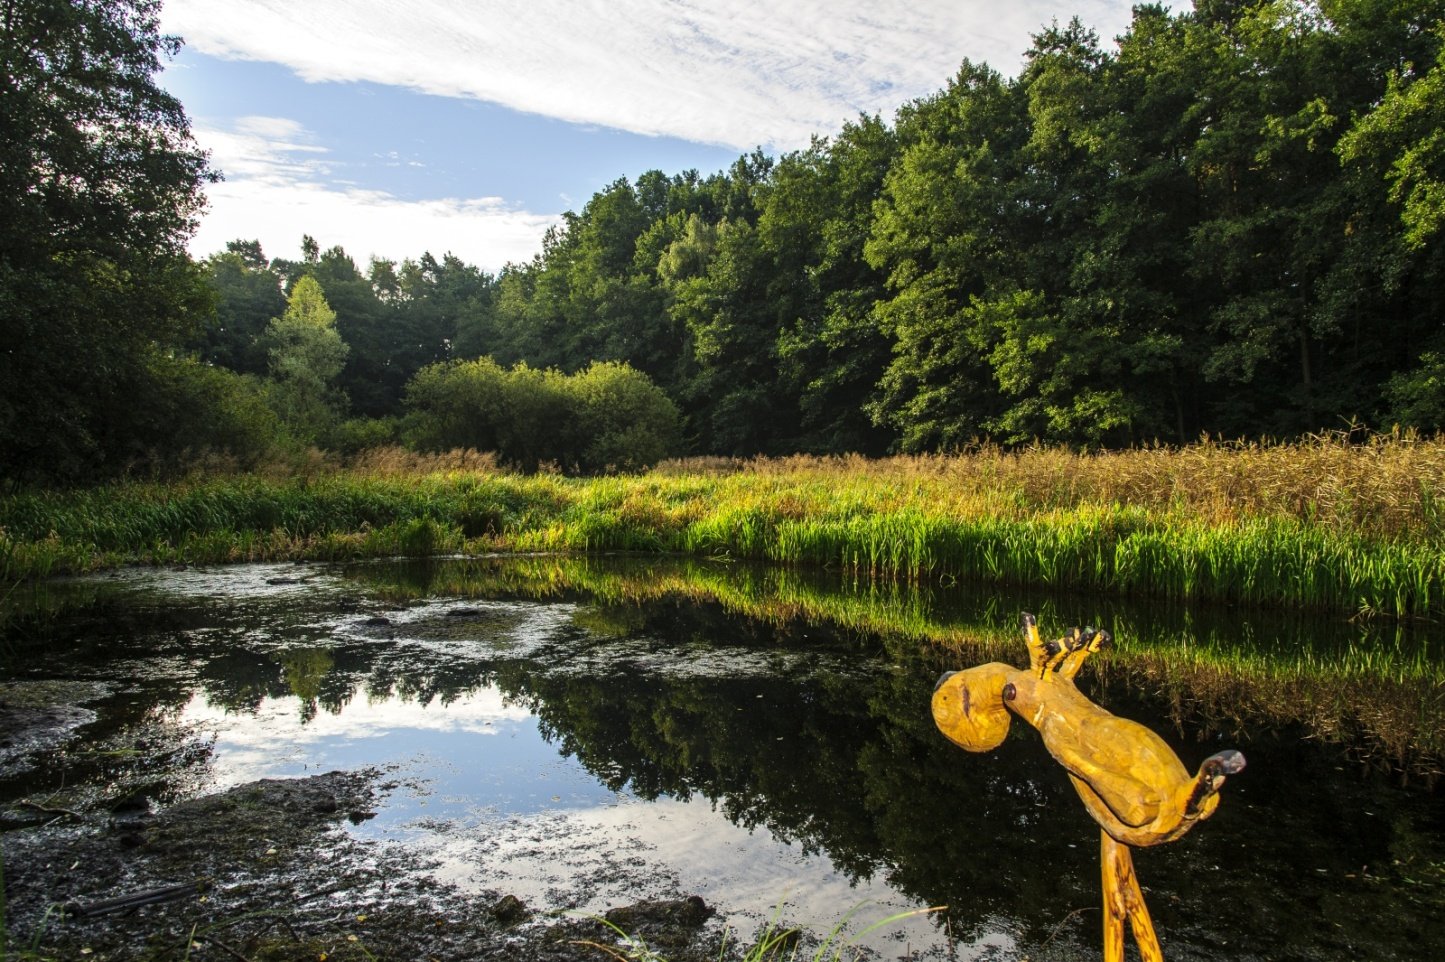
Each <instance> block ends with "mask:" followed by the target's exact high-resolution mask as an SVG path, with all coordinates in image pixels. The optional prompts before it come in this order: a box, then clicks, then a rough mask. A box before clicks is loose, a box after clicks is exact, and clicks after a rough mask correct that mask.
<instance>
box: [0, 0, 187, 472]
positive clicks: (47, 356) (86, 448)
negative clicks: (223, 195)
mask: <svg viewBox="0 0 1445 962" xmlns="http://www.w3.org/2000/svg"><path fill="white" fill-rule="evenodd" d="M159 9H160V4H159V2H157V0H5V2H4V3H0V61H3V70H0V131H3V134H0V465H3V467H0V473H3V475H4V476H5V477H8V478H11V479H15V478H26V477H32V478H33V477H45V476H48V477H68V478H78V477H84V476H87V475H94V474H96V473H100V472H105V471H112V470H116V469H117V468H118V467H119V466H120V464H121V462H122V461H123V459H124V457H125V453H124V452H125V449H126V447H127V444H128V439H127V437H126V430H127V427H126V424H125V413H126V412H127V411H128V410H130V409H132V408H134V406H135V405H137V404H143V403H145V399H144V398H143V397H137V396H135V395H134V394H133V393H132V392H133V391H134V389H135V387H136V385H137V384H138V383H139V382H141V381H143V380H144V373H145V371H146V369H147V358H148V357H149V355H150V352H151V351H152V350H153V348H154V346H155V345H156V344H157V343H159V342H164V343H174V342H175V341H177V340H179V338H180V337H181V335H182V334H183V333H184V332H186V331H187V330H188V329H189V328H191V327H192V326H193V325H194V324H195V323H197V321H198V319H199V318H200V317H201V316H202V315H203V314H204V313H205V312H206V311H207V308H208V306H209V305H208V303H207V296H206V292H205V287H204V286H203V284H202V283H201V276H200V273H199V272H198V271H197V270H196V269H195V268H194V267H193V266H192V265H191V263H190V261H189V259H188V258H187V257H186V254H185V250H184V245H185V242H186V240H187V238H188V237H189V236H190V234H191V232H192V230H193V228H194V225H195V219H196V216H197V215H198V213H199V211H200V209H201V206H202V203H203V198H202V194H201V189H202V186H203V184H205V183H206V181H207V180H208V178H209V177H210V173H209V170H208V168H207V164H206V157H205V155H204V154H203V153H202V152H201V151H200V150H199V149H197V147H196V145H195V143H194V141H193V139H192V137H191V131H190V124H189V121H188V119H187V118H186V115H185V112H184V110H183V109H182V107H181V104H180V103H179V102H178V101H177V100H176V99H175V98H174V97H172V96H171V95H169V94H168V93H166V92H165V91H164V90H162V89H161V88H160V86H159V85H158V84H157V83H156V79H155V78H156V74H157V73H158V72H159V71H160V69H161V66H162V63H163V61H164V60H165V59H166V58H168V57H169V56H171V55H173V54H174V53H175V51H176V50H177V49H178V47H179V45H180V41H179V40H178V39H176V38H173V37H167V36H164V35H162V34H161V33H160V30H159V27H158V23H157V15H158V12H159Z"/></svg>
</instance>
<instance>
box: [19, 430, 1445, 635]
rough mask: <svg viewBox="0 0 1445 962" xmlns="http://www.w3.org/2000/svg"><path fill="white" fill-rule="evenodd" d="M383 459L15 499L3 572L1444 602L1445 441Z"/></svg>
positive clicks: (1367, 604)
mask: <svg viewBox="0 0 1445 962" xmlns="http://www.w3.org/2000/svg"><path fill="white" fill-rule="evenodd" d="M472 457H473V459H472V461H471V463H469V464H468V463H467V462H466V459H465V458H463V459H461V463H460V464H459V463H458V461H457V459H456V458H453V459H451V460H449V461H447V462H442V463H436V462H433V463H424V462H416V461H409V460H408V456H405V455H402V454H398V453H395V452H393V453H390V454H387V453H373V454H372V455H370V456H368V459H366V460H364V461H363V462H361V463H360V464H358V465H356V466H353V467H351V468H350V469H347V470H338V471H331V472H323V473H319V474H316V475H309V476H306V477H301V478H290V479H270V478H265V477H259V476H237V477H224V478H211V479H197V480H192V481H189V482H185V483H180V484H173V485H154V484H125V485H117V486H111V487H105V488H99V489H93V490H88V491H71V492H32V493H23V494H16V495H11V496H8V497H5V498H3V499H0V578H4V579H6V580H9V581H14V580H16V579H19V578H24V577H37V576H44V575H47V574H53V573H62V572H67V571H79V570H85V569H87V568H92V567H97V566H102V565H109V564H116V563H121V562H128V561H130V562H137V561H138V562H173V561H190V562H200V563H209V562H226V561H240V560H257V559H263V558H304V557H310V558H349V557H367V556H378V555H392V554H397V555H427V554H451V553H473V552H483V551H498V550H502V551H537V550H542V551H582V552H588V551H618V550H626V551H645V552H684V553H690V554H698V555H705V556H710V557H733V558H751V559H766V560H770V561H774V562H779V563H782V564H788V565H822V566H831V567H835V568H843V569H846V570H849V571H853V572H856V573H858V574H859V575H861V576H867V577H870V578H876V579H898V580H917V581H930V580H931V581H937V580H939V579H945V580H947V579H968V580H980V581H988V582H993V583H1000V584H1019V585H1038V586H1046V587H1051V588H1068V589H1081V590H1088V591H1099V592H1110V593H1119V594H1145V595H1153V596H1159V597H1167V598H1179V599H1210V600H1218V601H1227V602H1233V603H1244V604H1265V605H1295V606H1308V607H1312V608H1320V609H1332V610H1344V611H1349V612H1352V613H1353V612H1363V613H1372V614H1373V613H1378V614H1390V615H1401V616H1411V615H1427V614H1431V613H1438V612H1441V611H1445V551H1442V546H1445V511H1442V509H1441V504H1442V497H1445V441H1441V440H1422V439H1419V438H1414V437H1382V438H1375V439H1372V440H1370V441H1368V442H1366V443H1362V444H1357V443H1349V442H1347V441H1346V440H1345V439H1342V438H1328V437H1323V438H1316V439H1312V440H1309V441H1306V442H1304V443H1299V444H1292V445H1224V444H1216V443H1209V442H1205V443H1201V444H1197V445H1194V446H1191V447H1187V448H1184V449H1172V450H1171V449H1162V448H1161V449H1148V450H1138V451H1128V452H1120V453H1106V454H1076V453H1071V452H1067V451H1062V450H1056V449H1046V448H1039V449H1031V450H1027V451H1022V452H1017V453H1010V452H1004V451H1000V450H996V449H983V450H979V451H976V452H972V453H969V454H962V455H956V456H949V457H909V458H891V459H884V460H866V459H862V458H853V457H850V458H788V459H780V460H760V461H747V462H721V463H720V462H718V461H716V460H712V461H706V462H695V463H694V462H672V463H669V464H666V465H664V466H662V467H661V468H660V469H658V470H657V471H654V472H652V473H650V474H646V475H638V476H625V477H606V478H594V479H576V478H562V477H559V476H555V475H533V476H522V475H515V474H506V473H500V472H498V471H496V470H495V468H494V466H493V465H492V463H491V462H490V461H488V460H486V458H485V457H484V456H472Z"/></svg>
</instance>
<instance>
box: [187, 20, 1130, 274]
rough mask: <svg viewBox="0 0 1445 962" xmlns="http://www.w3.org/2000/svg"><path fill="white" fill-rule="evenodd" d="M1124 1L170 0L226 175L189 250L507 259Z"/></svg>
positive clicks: (362, 260) (1005, 57) (204, 136)
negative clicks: (617, 191) (637, 187)
mask: <svg viewBox="0 0 1445 962" xmlns="http://www.w3.org/2000/svg"><path fill="white" fill-rule="evenodd" d="M1074 15H1077V16H1079V17H1080V19H1081V20H1083V21H1084V23H1086V24H1088V25H1089V26H1092V27H1093V28H1095V29H1096V30H1097V31H1098V32H1099V34H1100V36H1101V37H1104V38H1109V37H1113V36H1115V35H1117V34H1118V33H1120V32H1121V31H1122V30H1123V29H1124V27H1125V26H1126V25H1127V23H1128V18H1129V2H1127V0H1122V2H1121V0H1066V2H1052V0H1015V2H1011V3H1006V4H1005V3H1000V2H999V0H790V2H789V0H605V2H603V0H487V2H485V3H463V2H456V0H452V2H448V0H305V2H302V3H296V2H295V0H167V2H166V6H165V8H164V12H163V14H162V27H163V29H165V30H166V31H167V32H171V33H175V34H178V35H180V36H181V37H183V38H184V39H185V41H186V47H185V48H184V49H183V50H182V52H181V54H180V55H179V56H178V57H177V58H176V60H175V61H173V62H172V63H171V64H170V66H169V67H168V68H167V70H166V72H165V74H164V75H163V77H162V82H163V83H164V84H165V85H166V86H167V88H169V89H170V90H171V91H172V92H174V93H175V94H176V95H177V96H179V97H180V99H181V101H182V102H183V103H184V104H185V106H186V110H187V113H188V114H189V115H190V117H191V119H192V123H193V125H194V129H195V133H196V136H197V139H198V141H199V142H200V143H201V145H202V146H203V147H205V148H206V149H208V150H210V151H211V154H212V161H213V165H214V166H215V167H217V168H218V169H220V170H221V172H222V173H223V174H224V176H225V180H224V182H222V183H220V184H217V185H215V186H213V187H211V188H210V189H209V190H208V192H207V193H208V196H209V198H210V209H209V211H208V213H207V214H206V216H205V217H204V219H203V220H202V223H201V227H200V229H199V231H198V232H197V234H196V237H195V239H194V240H193V242H192V245H191V250H192V252H193V253H194V254H196V255H197V256H205V255H206V254H209V253H212V252H214V251H216V250H219V249H221V248H223V247H224V246H225V243H226V242H227V241H228V240H232V239H236V238H244V239H259V240H260V241H261V243H262V246H263V248H264V249H265V250H266V252H267V254H269V255H271V256H286V257H295V256H297V253H298V251H299V247H300V240H301V235H302V234H303V233H309V234H311V235H313V236H314V237H316V239H317V240H318V241H319V242H320V244H321V245H322V246H323V247H330V246H332V245H334V244H340V245H341V246H343V247H345V248H346V250H347V252H348V253H349V254H351V255H352V257H353V258H354V259H356V261H357V262H358V264H359V265H360V266H362V267H363V269H364V268H365V266H366V263H367V261H368V260H369V259H370V258H371V257H372V256H379V257H385V258H391V259H396V260H400V259H402V258H405V257H417V256H419V255H420V254H421V253H423V252H424V251H427V250H430V251H431V252H432V253H434V254H437V255H441V254H442V253H445V252H452V253H455V254H456V255H457V256H459V257H461V258H462V259H463V260H465V261H468V262H470V263H473V264H477V265H478V266H481V267H483V268H486V269H488V270H497V269H498V268H500V267H501V266H502V265H503V264H504V263H506V262H507V261H524V260H527V259H529V258H530V257H532V256H533V255H534V254H535V253H536V252H537V251H539V250H540V247H541V238H542V234H543V233H544V232H545V231H546V229H547V227H548V226H550V225H552V224H555V223H557V222H558V220H559V219H560V215H561V213H562V212H563V211H565V210H569V209H570V210H580V209H581V207H582V205H583V204H585V203H586V202H587V200H588V198H590V197H591V196H592V194H593V193H594V192H595V191H597V190H599V189H600V188H602V187H604V186H605V185H606V184H608V183H610V182H612V181H614V180H616V179H617V178H619V177H627V178H629V179H635V178H636V176H637V175H638V174H640V173H642V172H643V171H646V170H649V169H658V170H662V171H664V172H665V173H668V174H674V173H678V172H680V171H683V170H687V169H689V168H695V169H697V170H699V171H700V172H702V173H703V174H709V173H712V172H714V171H717V170H721V169H724V168H726V167H727V166H728V165H730V164H731V163H732V162H733V161H734V160H735V159H737V157H738V156H739V155H740V154H741V153H743V152H745V151H747V150H750V149H752V148H753V147H756V146H761V147H762V148H763V149H764V150H766V151H767V152H768V153H770V154H774V155H776V154H778V153H781V152H783V151H787V150H792V149H796V148H799V147H803V146H806V144H807V143H808V140H809V138H810V137H811V136H813V135H822V136H828V135H830V134H832V133H834V132H836V131H837V130H838V128H839V127H840V126H841V125H842V123H843V122H844V121H846V120H848V119H851V118H853V117H856V116H858V115H859V114H860V113H870V114H871V113H879V114H881V115H882V116H883V117H884V118H885V119H891V118H892V116H893V112H894V111H895V110H896V109H897V107H898V106H899V105H901V104H903V103H905V102H907V101H909V100H911V99H913V98H915V97H919V96H924V95H927V94H930V93H933V92H934V91H936V90H938V89H940V88H941V87H942V86H943V85H944V83H945V82H946V81H947V79H948V78H949V77H950V76H952V75H953V73H954V72H955V71H956V70H957V69H958V65H959V63H960V62H961V61H962V60H963V59H964V58H965V57H966V58H969V59H972V60H975V61H985V62H987V63H989V64H991V65H992V66H994V67H995V68H996V69H998V70H1000V71H1002V72H1003V73H1006V74H1010V73H1013V72H1014V71H1015V70H1016V69H1017V67H1018V65H1019V62H1020V59H1021V55H1022V53H1023V51H1024V50H1025V49H1026V48H1027V46H1028V44H1029V35H1030V34H1031V33H1033V32H1035V31H1037V30H1038V29H1039V28H1040V27H1042V26H1045V25H1046V24H1048V23H1049V22H1050V21H1051V20H1053V19H1055V18H1057V19H1058V20H1060V21H1065V20H1067V19H1068V18H1069V17H1070V16H1074Z"/></svg>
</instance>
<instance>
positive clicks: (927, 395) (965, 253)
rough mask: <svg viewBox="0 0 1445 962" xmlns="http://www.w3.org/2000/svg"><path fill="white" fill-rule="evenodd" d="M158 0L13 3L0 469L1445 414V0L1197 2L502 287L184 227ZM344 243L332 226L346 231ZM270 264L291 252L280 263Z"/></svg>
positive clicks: (1076, 432) (1106, 436) (665, 450)
mask: <svg viewBox="0 0 1445 962" xmlns="http://www.w3.org/2000/svg"><path fill="white" fill-rule="evenodd" d="M157 6H158V5H157V4H156V3H155V2H153V0H77V2H56V0H11V2H7V3H5V4H4V9H5V20H4V23H3V26H0V29H3V31H4V37H3V43H4V52H3V56H4V58H5V61H6V73H5V77H6V86H5V88H4V90H3V92H0V98H3V101H0V102H3V106H0V116H3V128H4V130H5V134H4V135H3V157H0V165H3V166H0V180H3V181H4V190H3V194H0V205H3V209H0V312H3V325H4V328H3V338H4V342H5V344H4V350H3V352H0V477H3V479H4V480H5V481H7V482H8V483H10V484H17V483H18V484H27V483H34V482H47V481H48V482H54V481H66V480H94V479H96V478H98V477H104V476H112V475H115V474H117V473H121V472H124V471H136V470H145V471H167V470H173V469H176V468H178V467H182V466H185V465H188V464H193V463H196V462H197V460H199V459H203V458H212V459H217V458H218V459H221V460H223V461H225V462H227V463H235V464H239V465H242V466H245V465H247V464H253V463H255V462H257V461H258V460H261V459H265V458H271V457H276V456H277V452H285V451H290V452H293V453H294V452H297V451H303V450H309V449H311V448H321V449H324V450H329V451H333V452H337V453H339V454H342V455H345V454H350V453H355V452H357V451H359V450H361V449H363V448H366V447H370V446H375V445H380V444H388V443H404V444H407V445H410V446H413V447H416V448H419V449H447V448H452V447H474V448H477V449H479V450H493V451H496V452H498V454H499V456H500V457H501V458H502V460H503V461H504V462H507V463H510V464H514V465H516V466H518V467H521V468H523V469H528V470H532V469H536V468H538V467H541V466H546V465H554V466H556V467H558V468H560V469H562V470H569V471H571V470H576V471H584V472H595V471H607V470H629V469H633V468H637V467H643V466H646V465H648V464H650V463H653V462H655V461H656V460H658V459H659V458H662V457H665V456H667V455H669V454H716V455H732V456H747V455H754V454H774V455H776V454H787V453H793V452H806V453H817V454H831V453H842V452H858V453H863V454H883V453H887V452H890V451H901V452H925V451H939V450H949V449H953V448H959V447H964V446H967V445H970V444H973V443H975V442H980V441H989V442H993V443H997V444H1001V445H1004V446H1010V445H1017V444H1027V443H1032V442H1034V441H1042V442H1049V443H1058V444H1065V445H1069V446H1074V447H1080V448H1111V447H1126V446H1132V445H1141V444H1148V443H1161V442H1162V443H1186V442H1189V441H1192V440H1195V439H1197V438H1199V437H1200V436H1201V435H1202V434H1209V435H1211V436H1216V437H1262V436H1268V437H1276V438H1288V437H1295V436H1299V435H1302V434H1307V433H1310V432H1315V431H1320V430H1331V429H1341V428H1348V427H1352V426H1360V427H1366V428H1374V429H1379V430H1389V429H1391V428H1393V427H1396V426H1399V427H1405V428H1415V429H1419V430H1422V431H1427V432H1434V431H1438V430H1440V429H1441V428H1442V427H1445V323H1442V319H1445V257H1442V246H1441V243H1440V241H1441V235H1442V230H1445V0H1317V2H1304V0H1197V2H1196V3H1195V4H1194V5H1193V8H1192V9H1188V10H1183V11H1171V10H1169V9H1167V8H1166V7H1164V6H1162V5H1157V4H1151V5H1141V6H1138V7H1136V8H1135V10H1134V16H1133V21H1132V24H1131V25H1130V27H1129V29H1128V30H1127V32H1126V33H1125V34H1124V35H1123V36H1121V37H1118V38H1116V41H1111V42H1104V41H1101V40H1100V38H1099V37H1097V36H1096V35H1095V34H1094V32H1092V31H1091V30H1090V29H1088V27H1087V25H1085V24H1082V23H1080V22H1078V21H1077V20H1075V21H1072V22H1070V23H1068V24H1065V25H1060V24H1055V25H1054V26H1052V27H1050V28H1048V29H1045V30H1043V31H1042V32H1041V33H1039V34H1038V35H1037V36H1035V37H1034V38H1033V44H1032V46H1031V48H1030V49H1029V50H1028V51H1027V54H1026V59H1025V62H1024V66H1023V67H1022V68H1021V69H1020V71H1019V73H1018V75H1017V76H1016V77H1013V78H1009V77H1005V76H1003V75H1002V74H1000V73H999V72H998V71H997V70H995V69H993V68H991V67H990V66H988V65H986V64H976V63H971V62H967V61H965V62H964V63H963V64H962V66H961V67H960V68H959V70H958V73H957V74H956V75H955V76H954V77H953V78H951V79H950V80H948V81H947V83H946V84H945V85H944V86H943V88H942V89H941V90H939V91H938V92H937V93H935V94H933V95H931V96H928V97H924V98H921V99H918V100H916V101H913V102H910V103H907V104H904V105H903V106H902V107H901V108H900V109H899V110H898V112H897V113H896V115H895V116H894V117H893V118H892V119H891V121H889V120H885V119H883V118H880V117H868V116H862V117H859V118H858V119H857V120H856V121H854V122H852V123H849V124H846V125H845V126H844V127H843V129H842V130H840V131H839V132H838V133H837V134H836V135H835V136H832V137H829V138H826V139H824V138H819V139H817V140H815V141H814V142H813V143H812V144H811V146H809V147H808V148H807V149H804V150H799V151H794V152H790V153H785V154H783V155H781V156H778V157H772V156H769V155H767V154H765V153H764V152H763V151H761V150H758V151H754V152H751V153H748V154H746V155H744V156H741V157H739V158H738V160H737V161H736V162H735V163H734V164H733V165H732V166H731V167H730V168H729V169H728V170H726V171H720V172H717V173H713V174H710V175H702V174H699V173H698V172H696V171H686V172H682V173H675V174H669V173H665V172H662V171H656V170H654V171H648V172H646V173H644V174H642V175H641V176H638V177H637V178H636V179H635V181H631V180H628V179H619V180H617V181H615V182H614V183H612V184H611V185H610V186H608V187H607V188H606V189H604V190H602V191H600V192H598V193H597V194H595V195H594V196H593V197H592V198H591V199H590V200H589V201H588V202H587V204H586V205H585V206H584V207H583V208H582V210H581V211H580V212H569V213H567V214H566V215H565V217H564V222H563V224H562V225H561V226H560V227H558V228H556V229H554V230H553V231H551V232H549V233H548V234H547V236H546V237H545V239H544V240H543V242H542V249H541V252H540V253H539V254H537V255H536V257H535V258H533V260H532V261H530V262H529V263H525V264H509V265H507V266H505V267H504V268H502V269H501V271H500V272H499V273H497V274H492V273H490V272H488V271H484V270H481V269H479V268H477V267H475V266H472V265H469V264H466V263H464V262H462V261H461V260H459V259H458V258H456V257H453V256H451V255H445V256H442V257H440V258H438V257H435V256H433V255H432V254H429V253H428V254H422V255H421V256H419V257H417V258H415V259H407V260H404V261H402V262H400V263H397V262H394V261H385V260H374V261H372V262H371V263H369V264H368V265H366V266H365V268H364V269H363V268H362V267H360V266H358V265H357V264H356V262H355V261H354V260H353V259H352V258H351V257H350V256H349V255H348V254H347V253H346V251H344V250H343V249H341V248H340V247H331V248H330V249H323V248H322V245H321V244H319V243H318V242H317V241H316V240H314V239H312V238H311V237H309V236H308V237H306V238H304V239H302V240H301V246H300V251H299V253H300V259H298V260H288V259H285V258H281V257H268V256H267V252H264V251H263V250H262V249H261V246H260V244H258V243H256V242H255V241H247V240H244V239H242V240H237V241H235V242H233V243H231V244H229V245H227V249H226V250H224V251H221V252H217V253H215V254H213V255H211V256H209V257H207V258H205V259H204V260H202V261H199V262H196V261H194V260H193V259H192V258H190V257H189V256H188V255H187V254H186V253H185V241H186V239H187V238H188V237H189V235H190V232H191V230H192V228H193V226H194V222H195V218H196V217H198V216H200V211H201V207H202V197H203V193H204V187H205V184H206V183H207V181H208V180H209V179H210V178H211V177H213V176H214V175H213V174H212V173H211V172H210V171H209V169H208V166H207V161H206V158H205V156H204V154H203V153H202V152H200V151H199V150H198V149H197V148H196V146H195V144H194V142H193V141H192V139H191V136H190V131H189V123H188V121H187V119H186V117H185V114H184V111H183V108H182V106H181V105H180V104H179V103H178V102H176V101H175V100H174V99H173V98H171V97H170V96H169V95H167V94H166V93H165V92H164V91H163V90H161V89H160V88H159V87H158V86H157V85H156V84H155V75H156V74H157V72H158V71H159V69H160V67H161V65H162V63H163V61H164V59H165V56H166V55H167V54H168V53H169V52H172V51H173V50H174V48H175V45H176V43H177V42H178V41H176V40H174V39H172V38H166V37H164V36H161V35H160V34H159V33H158V28H157V25H156V20H155V16H156V13H157ZM316 229H317V232H318V236H323V237H324V232H325V225H316ZM271 253H275V252H271Z"/></svg>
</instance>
